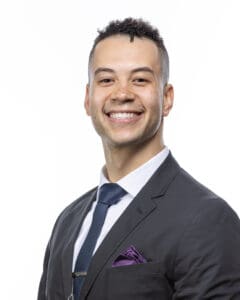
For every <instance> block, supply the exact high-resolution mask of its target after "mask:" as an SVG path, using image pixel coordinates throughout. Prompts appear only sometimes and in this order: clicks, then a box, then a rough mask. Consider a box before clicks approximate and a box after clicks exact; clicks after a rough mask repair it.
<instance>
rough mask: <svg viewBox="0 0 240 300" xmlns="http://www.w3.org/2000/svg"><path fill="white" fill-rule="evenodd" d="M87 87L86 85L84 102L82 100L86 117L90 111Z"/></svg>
mask: <svg viewBox="0 0 240 300" xmlns="http://www.w3.org/2000/svg"><path fill="white" fill-rule="evenodd" d="M89 106H90V105H89V85H88V84H87V85H86V92H85V100H84V107H85V110H86V113H87V115H88V116H90V109H89Z"/></svg>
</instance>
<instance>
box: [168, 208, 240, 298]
mask: <svg viewBox="0 0 240 300" xmlns="http://www.w3.org/2000/svg"><path fill="white" fill-rule="evenodd" d="M217 203H219V202H217ZM220 203H221V205H219V204H217V206H214V207H212V208H206V209H204V210H203V211H201V212H199V214H198V215H196V216H195V217H194V218H193V220H192V223H191V224H189V225H188V226H187V228H186V230H185V232H184V235H183V236H182V238H181V241H180V243H179V247H178V249H177V252H176V257H175V267H174V274H175V276H174V277H175V284H174V288H175V294H174V297H173V299H191V300H200V299H218V300H220V299H222V300H223V299H224V300H227V299H232V300H234V299H240V254H239V253H240V221H239V218H238V216H237V215H236V214H235V213H234V211H233V210H232V209H231V208H230V207H229V206H228V205H227V204H226V203H225V202H220Z"/></svg>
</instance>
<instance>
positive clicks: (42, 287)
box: [37, 242, 50, 300]
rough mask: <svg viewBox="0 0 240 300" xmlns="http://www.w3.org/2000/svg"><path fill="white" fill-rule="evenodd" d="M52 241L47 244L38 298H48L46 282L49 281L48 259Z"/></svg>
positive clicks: (42, 299)
mask: <svg viewBox="0 0 240 300" xmlns="http://www.w3.org/2000/svg"><path fill="white" fill-rule="evenodd" d="M49 244H50V242H49V243H48V245H47V249H46V251H45V257H44V262H43V273H42V277H41V280H40V284H39V288H38V298H37V299H38V300H46V299H47V296H46V282H47V269H48V260H49V255H50V246H49Z"/></svg>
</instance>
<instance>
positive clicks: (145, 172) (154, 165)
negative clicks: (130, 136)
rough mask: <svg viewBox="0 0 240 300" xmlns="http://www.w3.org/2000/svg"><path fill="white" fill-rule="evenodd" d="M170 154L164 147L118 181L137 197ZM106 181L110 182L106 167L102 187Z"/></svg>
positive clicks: (102, 172)
mask: <svg viewBox="0 0 240 300" xmlns="http://www.w3.org/2000/svg"><path fill="white" fill-rule="evenodd" d="M168 154H169V149H168V148H167V147H164V148H163V149H162V150H161V151H160V152H159V153H158V154H156V155H155V156H153V157H152V158H151V159H150V160H148V161H147V162H146V163H144V164H143V165H141V166H140V167H138V168H137V169H135V170H134V171H132V172H130V173H129V174H127V175H126V176H124V177H123V178H121V179H120V180H119V181H117V182H116V183H117V184H118V185H120V186H121V187H122V188H123V189H124V190H125V191H127V192H128V194H130V195H131V196H132V197H135V196H136V195H137V194H138V193H139V192H140V190H141V189H142V187H143V186H144V185H145V184H146V183H147V181H148V180H149V179H150V178H151V176H152V175H153V173H154V172H155V171H156V170H157V169H158V168H159V167H160V165H161V164H162V163H163V162H164V160H165V159H166V158H167V156H168ZM104 183H109V181H108V179H107V178H106V176H105V175H104V167H103V168H102V170H101V173H100V184H99V187H101V186H102V185H103V184H104Z"/></svg>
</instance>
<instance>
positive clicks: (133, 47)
mask: <svg viewBox="0 0 240 300" xmlns="http://www.w3.org/2000/svg"><path fill="white" fill-rule="evenodd" d="M166 89H167V92H166V91H165V88H164V87H163V83H162V81H161V66H160V59H159V50H158V48H157V46H156V45H155V44H154V42H152V41H151V40H149V39H146V38H141V39H140V38H136V37H135V38H134V41H133V42H130V38H129V36H126V35H115V36H112V37H109V38H106V39H104V40H102V41H101V42H99V44H98V45H97V46H96V48H95V51H94V54H93V58H92V60H91V63H90V70H89V84H88V86H87V90H86V99H85V108H86V111H87V114H88V115H89V116H91V118H92V121H93V125H94V127H95V129H96V131H97V133H98V134H99V135H100V136H101V138H102V141H103V144H104V145H109V146H113V147H123V146H131V145H135V146H136V145H138V146H140V145H141V144H143V143H146V142H148V141H149V142H150V141H151V142H154V140H155V139H156V143H157V142H158V143H159V139H160V137H161V136H160V135H161V123H162V116H163V115H167V114H168V112H169V110H170V108H171V105H172V98H173V91H172V87H171V86H168V87H166ZM169 93H170V94H171V95H170V94H169ZM169 95H170V96H171V97H169ZM170 98H171V99H170ZM165 100H166V101H165ZM164 102H166V105H165V106H164Z"/></svg>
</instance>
